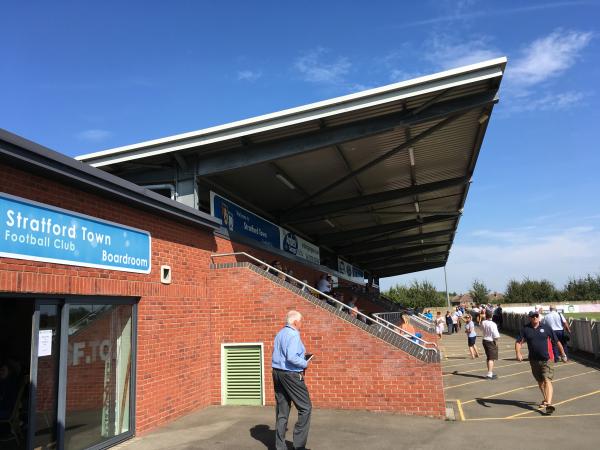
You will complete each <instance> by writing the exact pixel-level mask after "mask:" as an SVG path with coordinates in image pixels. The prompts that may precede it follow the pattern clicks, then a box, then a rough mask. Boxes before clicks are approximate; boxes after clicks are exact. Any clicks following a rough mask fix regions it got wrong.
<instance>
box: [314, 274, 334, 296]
mask: <svg viewBox="0 0 600 450" xmlns="http://www.w3.org/2000/svg"><path fill="white" fill-rule="evenodd" d="M317 290H318V291H319V292H322V293H323V294H327V295H329V294H331V277H330V276H329V275H326V274H322V275H321V277H320V278H319V281H318V282H317Z"/></svg>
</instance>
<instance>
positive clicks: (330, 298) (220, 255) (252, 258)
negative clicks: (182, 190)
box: [210, 252, 437, 353]
mask: <svg viewBox="0 0 600 450" xmlns="http://www.w3.org/2000/svg"><path fill="white" fill-rule="evenodd" d="M237 255H244V256H246V257H248V258H250V259H251V260H254V261H256V262H258V263H260V264H261V265H263V266H266V267H268V268H269V270H274V271H275V272H278V273H280V274H282V275H285V277H286V279H291V280H294V281H295V282H296V283H298V284H300V285H302V287H303V288H304V289H308V290H310V291H312V292H316V293H317V294H318V295H319V296H323V297H325V298H327V299H328V300H330V301H332V302H333V303H334V304H337V305H338V307H337V309H338V310H340V311H343V310H344V309H347V310H348V312H350V311H352V312H353V314H354V313H356V314H357V316H361V317H363V322H365V323H367V320H372V319H371V318H370V317H369V316H367V315H366V314H363V313H361V312H360V311H355V310H352V308H350V307H348V305H346V304H345V303H342V302H340V301H339V300H337V299H336V298H333V297H332V296H330V295H327V294H325V293H323V292H321V291H319V290H318V289H316V288H314V287H312V286H311V285H309V284H307V283H305V282H304V281H300V280H298V279H297V278H294V277H291V276H289V275H288V274H287V273H285V272H284V271H282V270H279V269H278V268H276V267H273V266H271V265H270V264H267V263H266V262H264V261H262V260H260V259H258V258H256V257H254V256H252V255H250V254H248V253H246V252H231V253H215V254H212V255H210V260H211V261H212V263H213V264H214V263H215V262H214V258H222V257H226V256H237ZM378 319H379V320H383V319H380V318H378ZM385 322H387V321H385ZM388 324H389V325H388ZM378 325H379V326H383V327H384V328H386V329H387V330H389V331H391V332H392V333H394V334H397V335H398V336H400V337H403V338H404V339H406V340H409V341H410V342H412V343H413V344H415V345H418V346H419V347H421V348H423V349H425V350H434V351H435V352H436V353H437V349H435V348H431V347H425V346H423V345H421V344H419V343H418V342H414V341H413V340H412V339H411V338H409V337H407V336H405V335H403V334H400V333H399V332H398V331H397V330H396V329H395V328H398V327H396V326H395V325H394V324H393V323H389V322H387V324H383V323H379V322H378ZM390 325H391V326H390ZM414 337H415V338H417V337H416V336H414ZM417 339H420V338H417ZM434 345H435V344H434Z"/></svg>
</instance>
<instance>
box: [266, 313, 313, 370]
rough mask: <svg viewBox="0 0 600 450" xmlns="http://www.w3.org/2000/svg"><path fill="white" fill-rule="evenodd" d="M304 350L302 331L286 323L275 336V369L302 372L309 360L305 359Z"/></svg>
mask: <svg viewBox="0 0 600 450" xmlns="http://www.w3.org/2000/svg"><path fill="white" fill-rule="evenodd" d="M304 352H305V349H304V344H303V343H302V340H301V339H300V332H299V331H298V330H296V329H295V328H293V327H291V326H290V325H286V326H285V327H283V328H282V329H281V331H280V332H279V333H277V336H275V343H274V344H273V360H272V364H271V366H272V367H273V368H274V369H281V370H289V371H291V372H302V371H303V370H304V369H306V367H307V366H308V362H307V361H306V359H304Z"/></svg>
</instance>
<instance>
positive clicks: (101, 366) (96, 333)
mask: <svg viewBox="0 0 600 450" xmlns="http://www.w3.org/2000/svg"><path fill="white" fill-rule="evenodd" d="M131 333H132V305H108V304H71V305H70V307H69V336H68V360H67V399H66V414H65V448H66V449H68V450H78V449H84V448H86V447H90V446H92V445H96V444H99V443H102V442H104V441H106V440H108V439H111V438H112V437H114V436H117V435H119V434H121V433H125V432H127V431H128V430H129V426H130V425H129V423H130V422H129V401H130V389H131V352H132V341H131Z"/></svg>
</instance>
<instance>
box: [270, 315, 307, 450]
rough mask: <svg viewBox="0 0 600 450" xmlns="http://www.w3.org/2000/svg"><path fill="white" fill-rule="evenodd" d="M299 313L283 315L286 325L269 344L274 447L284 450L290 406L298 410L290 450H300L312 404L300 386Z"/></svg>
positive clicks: (302, 365) (302, 367)
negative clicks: (272, 393) (271, 373)
mask: <svg viewBox="0 0 600 450" xmlns="http://www.w3.org/2000/svg"><path fill="white" fill-rule="evenodd" d="M301 324H302V314H300V313H299V312H298V311H293V310H292V311H289V312H288V313H287V325H286V326H285V327H283V328H282V329H281V331H280V332H279V333H277V336H275V343H274V345H273V359H272V364H271V365H272V367H273V386H274V388H275V402H276V409H275V415H276V425H275V447H276V449H277V450H287V446H286V443H285V431H286V428H287V423H288V418H289V416H290V404H291V402H294V406H295V407H296V409H297V410H298V421H297V422H296V427H295V428H294V449H304V448H305V446H306V441H307V439H308V430H309V428H310V413H311V410H312V404H311V401H310V396H309V395H308V389H307V388H306V384H305V383H304V370H305V369H306V367H307V366H308V361H307V360H306V358H305V349H304V344H303V343H302V339H300V327H301Z"/></svg>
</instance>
